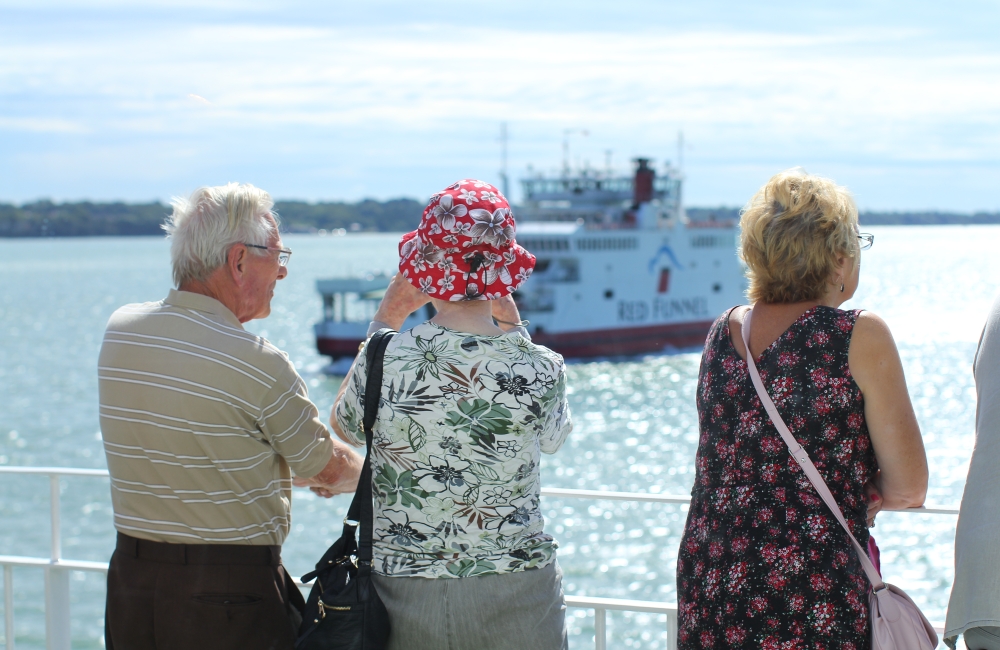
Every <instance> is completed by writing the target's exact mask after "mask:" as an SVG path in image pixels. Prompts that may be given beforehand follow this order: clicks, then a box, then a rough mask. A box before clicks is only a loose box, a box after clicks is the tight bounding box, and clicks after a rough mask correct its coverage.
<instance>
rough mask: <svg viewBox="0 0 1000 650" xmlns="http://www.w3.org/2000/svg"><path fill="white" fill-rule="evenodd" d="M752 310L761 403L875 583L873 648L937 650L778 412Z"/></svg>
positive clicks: (746, 332) (746, 326)
mask: <svg viewBox="0 0 1000 650" xmlns="http://www.w3.org/2000/svg"><path fill="white" fill-rule="evenodd" d="M752 312H753V310H752V309H751V310H750V311H748V312H747V314H746V316H745V317H744V319H743V328H742V329H743V344H744V346H745V347H746V357H747V369H748V370H749V371H750V378H751V379H752V380H753V385H754V388H756V389H757V395H758V396H760V402H761V404H763V405H764V409H765V410H766V411H767V414H768V415H769V416H770V417H771V422H773V423H774V426H775V428H776V429H777V430H778V433H780V434H781V439H782V440H784V441H785V444H786V445H788V451H789V452H790V453H791V454H792V458H794V459H795V460H796V461H798V463H799V466H800V467H801V468H802V471H803V472H805V474H806V477H808V478H809V481H810V482H811V483H812V484H813V487H815V488H816V491H817V492H818V493H819V496H820V497H821V498H822V499H823V502H824V503H826V505H827V507H828V508H830V512H832V513H833V515H834V516H835V517H836V518H837V521H839V522H840V525H841V526H843V528H844V530H845V531H847V535H848V536H849V537H850V538H851V543H852V544H853V545H854V551H855V552H856V553H857V554H858V559H859V560H860V561H861V566H862V567H863V568H864V570H865V575H867V576H868V580H869V581H870V582H871V584H872V591H871V593H870V594H869V595H868V614H869V617H870V619H871V626H872V650H934V648H936V647H937V642H938V638H937V633H936V632H935V631H934V628H933V627H931V624H930V623H929V622H927V618H926V617H925V616H924V615H923V613H922V612H921V611H920V609H919V608H917V606H916V605H915V604H913V601H912V600H910V597H909V596H907V595H906V594H905V593H903V590H902V589H899V588H898V587H894V586H892V585H890V584H886V583H884V582H882V577H881V576H880V575H879V572H878V571H877V570H876V569H875V567H874V565H872V562H871V560H870V559H869V558H868V554H867V553H865V551H864V549H863V548H862V547H861V545H860V544H858V540H856V539H855V538H854V535H853V534H852V533H851V529H850V528H849V527H848V525H847V521H846V520H844V514H843V513H842V512H841V511H840V507H839V506H838V505H837V502H836V501H835V500H834V498H833V495H832V494H831V493H830V488H828V487H827V486H826V482H825V481H824V480H823V477H822V476H820V473H819V471H818V470H817V469H816V466H815V465H813V462H812V460H811V459H810V458H809V454H807V453H806V450H805V449H803V448H802V446H801V445H800V444H799V443H798V442H797V441H796V440H795V436H793V435H792V432H791V431H789V430H788V427H787V426H785V422H784V420H782V419H781V415H779V414H778V409H777V408H776V407H775V406H774V402H773V401H772V400H771V397H770V396H769V395H768V394H767V391H766V390H765V389H764V384H763V382H762V381H761V379H760V373H759V372H757V365H756V364H755V363H754V360H753V355H752V354H750V317H751V315H752Z"/></svg>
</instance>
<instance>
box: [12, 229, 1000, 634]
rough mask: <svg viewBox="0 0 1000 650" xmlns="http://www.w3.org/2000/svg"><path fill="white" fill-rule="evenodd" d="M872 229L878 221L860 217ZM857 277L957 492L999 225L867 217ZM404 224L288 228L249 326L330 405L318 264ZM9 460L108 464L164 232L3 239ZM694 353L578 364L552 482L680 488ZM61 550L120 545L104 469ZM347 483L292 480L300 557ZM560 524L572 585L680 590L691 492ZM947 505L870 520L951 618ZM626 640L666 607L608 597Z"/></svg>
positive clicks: (998, 276) (292, 556) (293, 551)
mask: <svg viewBox="0 0 1000 650" xmlns="http://www.w3.org/2000/svg"><path fill="white" fill-rule="evenodd" d="M866 230H869V229H866ZM870 230H871V231H872V232H874V233H875V235H876V238H875V246H874V247H873V248H872V249H871V250H869V251H866V252H865V253H864V258H863V260H864V266H863V268H862V281H861V287H860V289H859V291H858V295H857V297H856V298H855V299H854V300H852V301H851V302H850V303H848V304H847V305H845V307H861V306H864V307H866V308H870V309H872V310H874V311H875V312H877V313H878V314H879V315H881V316H882V317H883V318H885V320H886V321H887V322H888V323H889V326H890V327H891V329H892V331H893V333H894V335H895V337H896V340H897V342H898V344H899V348H900V353H901V356H902V359H903V364H904V367H905V370H906V376H907V381H908V384H909V387H910V392H911V395H912V399H913V403H914V407H915V409H916V412H917V417H918V420H919V422H920V425H921V428H922V430H923V433H924V440H925V443H926V445H927V449H928V455H929V458H930V461H931V472H932V475H931V485H930V493H929V496H928V503H931V504H939V505H957V504H958V503H959V500H960V498H961V492H962V486H963V484H964V480H965V475H966V471H967V468H968V460H969V455H970V453H971V449H972V440H973V420H974V415H975V388H974V384H973V380H972V374H971V365H972V357H973V354H974V352H975V347H976V342H977V340H978V337H979V333H980V330H981V328H982V323H983V322H984V320H985V317H986V313H987V310H988V308H989V306H990V304H991V302H992V299H993V296H994V295H995V294H996V292H997V290H998V288H1000V258H998V257H997V256H994V255H993V250H994V249H995V248H996V244H997V242H998V240H1000V227H994V226H981V227H966V228H963V227H922V228H921V227H895V228H889V227H882V228H871V229H870ZM396 241H397V237H396V236H393V235H359V236H351V237H341V238H334V237H327V238H321V237H308V236H296V235H290V236H287V237H286V243H287V244H288V246H289V247H291V248H292V249H294V250H295V256H294V258H293V260H292V266H291V275H290V276H289V278H288V279H286V280H285V281H283V282H282V284H281V285H280V286H279V287H278V291H277V292H276V298H275V301H274V309H273V313H272V316H271V317H270V318H268V319H267V320H265V321H260V322H255V323H252V324H251V326H250V327H249V329H251V330H253V331H255V332H257V333H260V334H263V335H265V336H267V337H268V338H270V339H271V340H272V341H273V342H274V343H275V344H276V345H278V346H279V347H281V348H283V349H285V350H287V351H288V352H289V354H290V356H291V358H292V359H293V361H294V362H295V363H296V365H297V367H298V368H299V369H300V371H301V372H302V374H303V376H304V377H305V379H306V381H307V383H308V385H309V387H310V392H311V395H312V397H313V399H314V401H315V402H316V403H317V405H318V406H319V407H320V410H321V412H323V413H324V416H325V414H326V413H328V412H329V409H330V407H331V406H332V402H333V398H334V396H335V394H336V390H337V388H338V386H339V383H340V378H339V377H328V376H326V375H323V374H322V373H321V369H322V368H323V366H324V365H325V363H326V361H325V360H324V359H323V358H321V357H319V356H318V355H317V354H316V352H315V349H314V347H313V346H314V341H313V338H312V331H311V326H312V323H313V322H314V321H315V320H316V319H318V318H319V316H320V313H321V305H320V300H319V296H318V295H317V294H316V293H315V290H314V286H313V284H314V281H315V279H316V278H318V277H328V276H333V275H338V274H349V273H360V272H362V271H376V270H384V271H391V270H392V267H393V264H394V257H395V243H396ZM0 274H2V277H4V278H5V280H6V281H5V282H4V283H3V285H2V288H0V292H2V294H0V297H2V300H0V335H2V337H3V339H2V340H3V343H2V345H0V394H2V395H3V396H4V401H5V408H3V409H2V411H0V463H2V464H8V465H62V466H73V467H104V454H103V450H102V447H101V443H100V437H99V435H98V433H97V432H98V421H97V379H96V368H95V366H96V359H97V352H98V349H99V346H100V340H101V336H102V334H103V328H104V324H105V322H106V320H107V318H108V316H109V315H110V314H111V312H112V311H113V310H114V309H115V308H117V307H118V306H120V305H121V304H124V303H126V302H140V301H147V300H159V299H160V298H162V297H163V296H164V295H165V294H166V291H167V288H168V286H169V282H170V274H169V268H168V257H167V246H166V244H165V242H164V241H162V240H160V239H156V238H133V239H123V238H118V239H111V238H96V239H63V240H28V241H16V242H13V241H11V240H0ZM698 363H699V355H698V354H697V353H694V352H689V353H682V354H675V355H654V356H649V357H645V358H641V359H632V360H627V361H617V362H611V361H595V362H587V363H571V364H570V365H569V378H570V382H569V385H570V391H571V393H570V399H571V404H572V408H573V416H574V421H575V423H576V427H575V430H574V432H573V434H572V435H571V437H570V438H569V440H568V441H567V443H566V446H565V447H564V448H563V449H562V450H561V451H560V452H559V453H558V454H556V455H554V456H550V457H545V458H544V459H543V464H542V473H543V483H544V484H545V485H548V486H552V487H566V488H587V489H609V490H624V491H638V492H658V493H670V494H686V493H687V492H688V491H689V490H690V486H691V484H692V481H693V477H694V467H693V460H694V453H695V450H696V448H697V439H698V430H697V414H696V412H695V406H694V390H695V382H696V380H697V373H698ZM62 498H63V510H62V512H63V527H64V528H63V540H64V541H63V546H64V555H65V556H66V557H71V558H74V559H86V560H99V561H106V560H107V559H108V557H109V555H110V551H111V548H112V545H113V537H114V533H113V529H112V525H111V508H110V498H109V494H108V485H107V481H106V480H102V479H83V478H71V479H65V480H64V481H63V495H62ZM346 507H347V499H346V498H344V497H338V498H335V499H332V500H329V501H326V500H321V499H318V498H314V497H312V496H311V495H310V494H308V493H302V492H297V493H296V502H295V509H294V516H295V519H294V523H293V533H292V535H291V536H290V538H289V540H288V542H287V543H286V545H285V548H284V556H285V562H286V564H287V565H288V567H289V569H290V570H291V571H292V573H294V574H302V573H304V572H306V571H307V570H309V569H310V568H311V565H312V563H313V562H315V560H316V559H317V558H318V557H319V555H320V554H321V553H322V551H323V550H324V549H325V548H326V546H327V545H328V544H329V543H331V542H332V541H333V538H334V536H335V535H337V534H339V530H340V522H341V519H342V518H343V513H344V511H345V510H346ZM543 508H544V512H545V516H546V520H547V528H548V530H549V531H550V532H551V533H552V534H553V535H555V536H556V538H557V539H558V540H559V542H560V545H561V549H560V555H559V557H560V562H561V564H562V567H563V570H564V572H565V574H566V591H567V593H570V594H579V595H590V596H608V597H625V598H634V599H640V600H661V601H673V600H674V565H675V562H676V556H677V543H678V539H679V536H680V533H681V529H682V527H683V524H684V519H685V516H686V509H685V507H682V506H676V505H659V504H631V503H625V502H616V501H615V502H613V501H585V500H577V499H548V498H547V499H546V500H545V501H544V502H543ZM47 519H48V490H47V481H45V479H44V477H37V478H34V477H33V478H18V479H13V478H12V477H0V520H2V521H3V525H2V526H0V548H2V549H3V551H2V552H4V553H9V554H21V555H45V554H46V553H47V549H48V537H49V532H48V523H47ZM954 522H955V519H954V517H949V516H942V515H919V516H913V515H902V514H894V513H887V514H885V515H883V516H881V517H880V520H879V523H878V526H877V528H876V529H875V534H876V536H877V538H878V542H879V545H880V546H881V547H882V549H883V563H884V566H885V570H886V572H887V576H888V577H890V579H891V580H892V581H893V582H895V583H896V584H899V585H900V586H902V587H903V588H905V589H906V590H907V591H908V593H909V594H910V595H911V596H912V597H913V598H914V600H916V601H917V603H918V604H919V605H920V606H921V607H923V608H924V611H925V613H926V614H927V615H928V617H929V618H930V619H931V620H932V621H938V622H940V621H943V620H944V613H945V607H946V605H947V596H948V588H949V585H950V582H951V578H952V573H951V572H952V541H953V536H954ZM15 584H16V592H17V596H16V613H17V626H16V631H17V635H18V638H17V642H18V645H19V647H22V648H33V647H42V646H43V641H42V631H43V628H44V623H43V612H42V608H41V607H42V606H41V603H42V601H43V598H42V580H41V573H40V571H37V570H28V569H23V570H22V569H19V570H17V571H15ZM103 589H104V588H103V581H102V578H101V577H100V576H97V575H91V574H88V575H83V574H78V575H77V576H76V577H75V578H74V581H73V583H72V601H73V621H72V635H73V645H74V647H80V648H96V647H99V642H100V637H101V635H102V633H103V620H102V616H103ZM570 620H571V625H570V627H571V633H572V635H573V637H572V641H571V643H572V647H574V648H586V647H592V643H593V641H592V638H593V619H592V618H591V617H590V614H589V613H588V612H586V611H583V610H571V619H570ZM609 634H610V639H611V641H610V645H612V646H613V647H622V646H624V647H634V648H653V647H663V644H664V632H663V622H662V618H659V617H656V616H650V615H646V614H627V613H615V614H612V615H610V616H609Z"/></svg>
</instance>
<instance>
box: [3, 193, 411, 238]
mask: <svg viewBox="0 0 1000 650" xmlns="http://www.w3.org/2000/svg"><path fill="white" fill-rule="evenodd" d="M274 209H275V211H276V212H277V213H278V216H279V217H280V218H281V228H282V230H283V231H285V232H316V231H318V230H334V229H336V228H343V229H345V230H351V231H368V232H406V231H408V230H413V229H414V228H415V227H416V225H417V222H418V221H420V215H421V213H422V212H423V209H424V204H423V203H420V202H418V201H414V200H413V199H393V200H391V201H372V200H364V201H360V202H358V203H339V202H337V203H306V202H304V201H278V202H277V203H275V205H274ZM170 211H171V208H170V206H169V205H164V204H162V203H90V202H82V203H52V202H51V201H37V202H35V203H26V204H24V205H21V206H16V205H10V204H4V203H0V237H80V236H102V235H103V236H112V235H162V234H163V230H162V229H161V228H160V225H161V224H162V223H163V221H164V219H165V218H166V216H167V215H168V214H170Z"/></svg>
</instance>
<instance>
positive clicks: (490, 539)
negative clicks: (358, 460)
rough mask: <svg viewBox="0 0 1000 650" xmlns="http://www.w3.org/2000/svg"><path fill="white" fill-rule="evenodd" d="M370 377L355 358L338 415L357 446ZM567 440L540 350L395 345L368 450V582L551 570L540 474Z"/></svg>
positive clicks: (420, 331) (451, 341)
mask: <svg viewBox="0 0 1000 650" xmlns="http://www.w3.org/2000/svg"><path fill="white" fill-rule="evenodd" d="M367 376H368V373H367V368H366V367H365V355H364V352H363V351H362V352H361V353H360V354H358V358H357V360H356V361H355V365H354V367H353V368H352V369H351V372H350V373H349V374H348V376H347V378H346V379H345V381H347V382H349V383H348V388H347V391H346V392H345V394H344V398H343V399H342V400H340V401H339V402H337V404H336V407H335V413H336V418H337V422H338V423H339V425H340V427H341V429H342V430H343V431H344V432H345V433H346V434H347V435H348V436H350V437H351V438H352V439H353V440H354V441H355V442H356V443H357V444H359V445H363V444H364V432H363V430H362V424H361V420H362V416H363V411H362V398H363V395H364V387H365V379H366V377H367ZM572 428H573V424H572V421H571V420H570V413H569V404H568V403H567V401H566V371H565V366H564V365H563V360H562V357H561V356H559V355H558V354H556V353H555V352H552V351H551V350H549V349H548V348H545V347H542V346H539V345H535V344H533V343H532V342H531V341H529V340H528V339H527V338H525V337H523V336H521V335H520V334H507V335H502V336H478V335H470V334H463V333H460V332H456V331H454V330H449V329H446V328H443V327H440V326H438V325H435V324H433V323H430V322H426V323H423V324H421V325H418V326H416V327H414V328H413V329H411V330H408V331H405V332H401V333H399V334H397V335H396V336H395V337H394V338H393V340H392V341H391V342H390V343H389V346H388V348H387V349H386V354H385V365H384V370H383V379H382V399H381V404H380V407H379V414H378V420H377V421H376V423H375V439H374V443H373V446H372V461H371V462H372V463H373V465H372V470H373V473H372V491H373V492H374V493H375V533H374V535H375V537H374V539H375V571H376V572H377V573H381V574H383V575H387V576H420V577H425V578H462V577H466V576H475V575H482V574H489V573H512V572H515V571H523V570H525V569H534V568H538V567H543V566H545V565H547V564H549V563H550V562H552V561H553V560H554V559H555V549H556V543H555V541H554V540H553V539H552V537H550V536H549V535H546V534H545V533H544V532H543V530H542V525H543V521H542V513H541V510H540V509H539V490H540V485H539V472H538V465H539V461H540V454H541V453H542V452H544V453H548V454H551V453H554V452H555V451H556V450H558V449H559V447H560V446H561V445H562V443H563V441H564V440H565V439H566V436H567V434H568V433H569V432H570V430H571V429H572Z"/></svg>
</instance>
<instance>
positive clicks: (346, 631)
mask: <svg viewBox="0 0 1000 650" xmlns="http://www.w3.org/2000/svg"><path fill="white" fill-rule="evenodd" d="M395 333H396V332H394V331H393V330H391V329H382V330H379V331H378V332H376V333H375V334H373V335H372V337H371V339H370V340H369V341H368V346H367V348H366V349H365V353H366V359H367V362H368V364H367V365H368V381H367V382H366V384H365V395H364V407H365V408H364V413H365V414H364V429H365V445H366V447H367V453H366V454H365V465H364V468H363V469H362V470H361V478H359V479H358V489H357V490H356V491H355V492H354V500H353V501H351V507H350V508H349V509H348V511H347V518H345V519H344V532H343V533H342V534H341V536H340V539H338V540H337V541H336V542H334V544H333V546H331V547H330V548H329V549H328V550H327V552H326V553H324V554H323V557H322V558H321V559H320V561H319V562H318V563H317V564H316V569H315V570H314V571H312V572H310V573H307V574H306V575H304V576H302V582H309V581H311V580H313V579H315V580H316V584H314V585H313V587H312V591H311V592H310V593H309V599H308V600H307V601H306V609H305V613H304V614H303V618H302V627H301V628H299V638H298V640H297V641H296V642H295V648H296V650H382V649H383V648H385V645H386V640H387V639H388V638H389V613H388V612H387V611H386V609H385V605H383V604H382V599H381V598H379V596H378V592H377V591H375V585H374V584H373V583H372V579H371V574H372V527H373V525H374V521H373V520H374V512H373V506H372V469H371V462H370V457H371V453H372V437H373V434H372V427H373V426H374V425H375V418H376V417H377V416H378V406H379V399H380V396H381V393H382V359H383V356H384V355H385V347H386V345H388V344H389V341H390V340H391V339H392V337H393V335H394V334H395ZM359 525H360V528H361V533H360V536H359V538H358V539H357V540H355V533H356V532H357V531H358V527H359Z"/></svg>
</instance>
